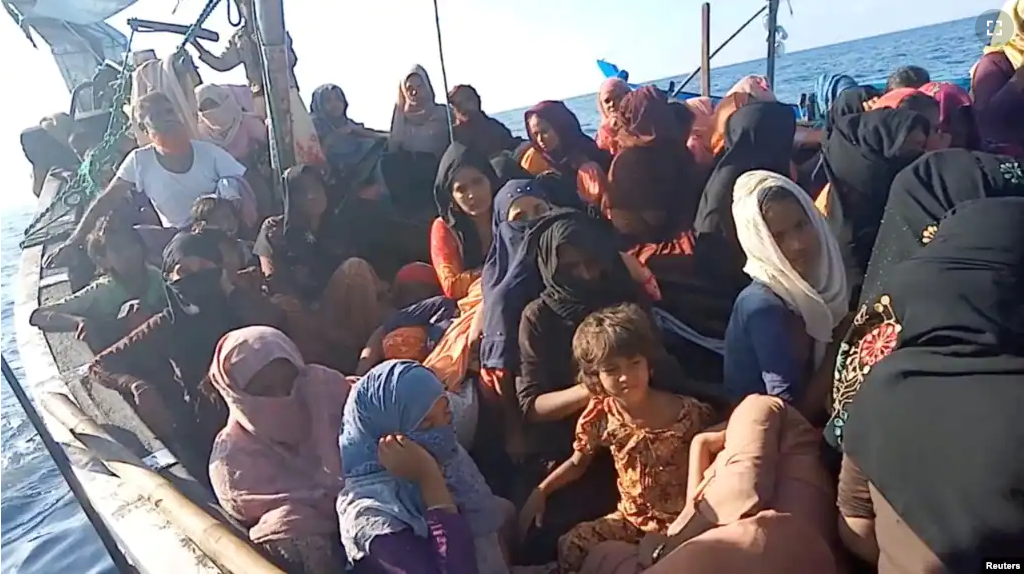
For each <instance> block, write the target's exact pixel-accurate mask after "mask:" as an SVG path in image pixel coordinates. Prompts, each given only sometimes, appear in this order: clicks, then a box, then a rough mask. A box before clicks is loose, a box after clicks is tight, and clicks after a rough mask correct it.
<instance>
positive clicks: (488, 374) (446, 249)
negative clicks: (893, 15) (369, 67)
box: [31, 0, 1025, 574]
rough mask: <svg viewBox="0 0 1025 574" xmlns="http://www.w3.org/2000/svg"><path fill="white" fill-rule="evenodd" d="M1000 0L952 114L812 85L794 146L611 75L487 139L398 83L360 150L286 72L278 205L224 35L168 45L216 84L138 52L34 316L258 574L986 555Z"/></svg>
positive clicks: (759, 102) (997, 278) (1000, 352)
mask: <svg viewBox="0 0 1025 574" xmlns="http://www.w3.org/2000/svg"><path fill="white" fill-rule="evenodd" d="M242 4H243V5H244V4H245V3H242ZM1022 4H1023V2H1022V1H1021V0H1016V1H1015V0H1012V2H1011V5H1010V6H1009V13H1011V14H1013V16H1014V23H1015V36H1014V38H1013V39H1012V40H1011V41H1010V42H1008V43H1005V44H1001V45H999V46H993V47H990V48H987V49H986V50H985V53H984V55H982V57H981V59H980V60H979V63H978V64H977V65H976V66H975V67H974V68H973V75H972V90H971V92H970V93H969V92H966V91H965V90H963V89H961V88H959V87H958V86H956V85H954V84H949V83H944V82H935V81H931V80H930V78H929V75H928V72H927V71H926V70H923V69H921V68H918V67H915V66H908V67H904V68H901V69H899V70H897V71H895V72H894V74H893V75H892V76H891V77H890V81H889V82H888V83H887V86H886V89H885V91H882V92H881V91H877V90H876V89H874V88H873V87H871V86H867V85H860V84H859V83H858V82H857V81H856V80H855V79H853V78H851V77H849V76H845V75H839V74H830V75H825V76H823V77H822V78H820V79H819V81H818V82H817V84H816V94H815V98H814V100H813V101H814V106H815V110H816V112H815V114H814V115H815V116H816V118H817V120H816V122H815V123H814V124H809V123H806V122H800V123H799V122H798V120H797V115H796V113H795V107H793V106H790V105H787V104H784V103H780V102H778V101H777V100H776V97H775V95H774V94H773V92H772V90H771V88H770V86H769V85H768V84H767V82H766V81H765V79H764V78H760V77H757V76H749V77H746V78H743V79H741V80H740V81H739V82H737V84H736V85H735V86H734V87H733V89H731V90H730V91H729V92H728V93H727V94H726V95H725V97H724V98H723V99H722V100H721V101H720V102H718V103H713V102H712V101H711V100H709V99H707V98H695V99H692V100H687V101H677V100H674V99H672V98H670V97H669V96H668V95H667V94H666V93H665V92H663V91H661V90H659V89H658V88H656V87H654V86H645V87H641V88H637V89H632V88H631V86H630V85H628V84H627V83H626V82H624V81H623V80H620V79H611V80H608V81H606V82H605V83H604V84H602V86H601V87H600V90H599V92H598V97H597V106H598V112H599V113H600V116H601V126H600V127H599V129H598V132H597V134H596V135H595V137H591V136H589V135H587V134H585V133H584V131H583V130H582V129H581V124H580V122H579V120H578V119H577V117H576V116H575V115H574V114H573V112H572V111H571V110H570V109H569V108H568V107H567V106H566V105H565V104H564V103H563V102H560V101H544V102H541V103H539V104H537V105H536V106H533V107H531V108H530V109H529V110H527V112H526V113H525V114H524V118H523V122H524V129H525V132H526V134H527V135H528V138H527V139H526V140H523V139H520V138H517V137H515V136H513V134H512V132H511V131H510V130H509V129H508V128H507V127H506V126H505V125H503V124H502V123H501V122H499V121H497V120H496V119H494V118H491V117H489V116H488V115H487V114H485V113H484V112H483V111H482V107H481V97H480V95H478V93H477V91H476V90H475V89H474V88H473V87H471V86H466V85H462V86H457V87H456V88H454V89H453V90H451V92H450V93H449V94H448V95H447V96H448V97H447V98H446V102H439V101H438V98H437V97H436V95H435V92H434V89H433V87H432V84H431V80H430V78H428V76H427V74H426V72H425V71H424V69H423V68H422V67H420V66H415V67H414V68H412V69H411V71H410V72H409V73H408V75H406V76H405V77H404V78H402V79H401V82H400V85H399V90H398V98H397V102H396V105H395V111H394V114H393V118H392V123H391V128H390V130H389V131H388V132H378V131H375V130H372V129H369V128H366V127H365V126H363V125H362V124H360V123H358V122H356V121H354V120H353V119H350V118H349V116H348V113H347V112H348V109H347V107H348V106H347V102H346V97H345V94H344V92H343V91H342V89H341V88H340V87H338V86H335V85H325V86H321V87H319V88H317V89H316V90H314V91H313V92H312V100H311V105H310V107H309V109H308V111H307V110H306V109H305V108H303V107H302V106H301V105H300V104H301V99H300V98H299V92H298V88H297V86H296V85H295V82H294V78H293V82H292V92H293V107H292V112H293V114H292V116H293V117H292V125H291V128H292V134H293V141H294V143H295V146H296V149H295V152H296V159H297V162H298V163H297V165H295V166H293V167H291V168H289V169H288V170H287V171H286V172H285V174H284V178H283V179H284V181H283V189H284V196H283V197H276V196H275V194H273V193H272V192H271V191H270V190H271V189H273V188H274V187H275V186H274V185H272V184H273V183H274V182H273V181H272V180H271V179H269V178H270V174H271V170H270V166H269V164H268V163H267V161H268V160H267V157H268V151H267V141H268V134H267V128H266V123H265V122H264V118H263V117H262V114H263V111H262V110H263V108H264V105H263V103H262V100H263V91H262V87H261V86H262V78H263V75H262V72H261V70H259V69H258V67H259V65H260V64H259V58H252V57H250V56H247V54H251V52H252V50H253V46H254V44H253V39H252V36H251V35H252V34H253V33H254V32H253V30H252V29H251V26H250V25H249V24H248V23H246V24H245V25H244V26H243V28H242V29H241V31H240V32H239V34H238V35H237V37H236V38H233V40H232V42H231V44H230V46H229V48H228V51H227V52H225V54H223V55H221V56H215V55H213V54H211V53H210V52H208V51H207V50H206V49H205V48H202V47H201V46H199V47H198V49H199V58H200V60H201V61H202V62H203V63H205V64H206V65H209V66H211V67H213V68H214V69H218V70H223V69H229V68H231V67H233V66H235V65H240V64H241V65H244V66H245V67H246V71H247V76H248V77H249V78H250V82H251V84H252V85H251V86H249V87H248V89H247V88H246V87H241V89H240V87H239V86H218V85H208V84H202V83H200V81H199V76H198V74H197V73H196V67H195V66H194V65H192V64H191V60H190V59H189V58H187V57H185V56H183V55H182V54H176V55H174V56H171V57H168V58H166V59H164V60H152V59H151V60H148V61H142V62H141V63H140V65H139V66H138V67H137V69H136V71H135V77H134V82H133V94H132V114H133V117H132V121H133V127H134V132H135V134H136V137H135V142H134V144H132V143H128V144H126V146H125V147H126V149H129V148H131V151H128V152H127V154H126V155H125V157H124V159H123V160H122V161H120V163H119V165H118V166H117V167H116V170H115V171H114V172H113V173H111V174H109V177H108V179H109V181H105V182H103V184H104V191H103V192H102V193H101V194H100V195H99V197H98V198H97V199H96V200H95V201H94V202H93V203H92V204H91V205H90V206H89V207H88V209H86V210H85V213H84V215H83V216H82V217H81V219H80V223H79V225H78V227H77V228H76V229H75V230H74V232H73V233H72V234H71V236H70V238H69V239H68V240H67V242H66V243H65V244H64V245H62V246H60V247H59V248H57V249H54V250H53V252H52V253H51V254H50V256H49V258H48V260H47V264H50V265H66V264H68V262H69V261H70V260H71V259H73V257H74V256H75V255H76V254H79V253H81V254H82V255H81V256H85V257H88V259H89V260H91V261H92V263H93V265H94V266H95V269H96V270H97V271H98V277H97V278H95V279H94V280H92V281H91V282H90V283H89V284H88V285H87V286H86V287H84V288H83V289H81V290H79V291H77V292H75V293H73V294H72V295H70V296H69V297H68V298H66V299H64V300H61V301H59V302H57V303H54V304H51V305H45V306H42V307H40V308H39V309H38V310H36V311H35V312H34V313H33V315H32V318H31V321H32V322H33V324H35V325H36V326H38V327H39V328H41V329H44V330H48V331H67V332H76V335H77V336H78V337H79V338H80V339H82V340H83V341H85V342H86V343H88V344H89V346H90V347H91V348H92V350H93V351H94V352H95V359H94V360H93V362H92V364H91V366H90V369H89V375H88V378H89V380H90V381H91V383H92V384H96V385H102V386H104V387H107V388H110V389H113V390H115V391H118V392H119V393H121V395H122V396H123V397H124V398H125V400H126V401H127V402H128V403H129V404H131V405H132V406H133V407H134V408H135V410H136V412H137V413H138V415H139V417H140V418H141V419H142V420H143V421H144V422H145V423H146V424H147V425H148V426H149V428H150V429H151V430H152V431H153V432H154V433H155V434H156V435H157V436H159V437H160V438H161V439H162V440H163V441H164V442H165V443H166V444H167V445H168V446H169V447H170V448H171V449H172V451H174V452H175V454H176V455H177V456H178V458H179V459H180V460H181V461H182V462H183V464H185V465H186V467H187V468H188V469H189V470H190V472H191V473H192V474H193V475H194V476H195V477H196V478H197V479H199V480H202V481H205V482H207V483H208V485H209V486H210V488H211V489H212V491H213V493H214V494H215V495H216V498H217V500H218V501H219V502H220V505H221V506H222V507H223V509H224V510H225V511H226V512H227V513H228V514H229V515H230V516H231V517H233V518H234V519H235V520H236V521H237V522H238V524H239V525H241V526H242V528H243V529H244V530H245V533H246V534H247V535H248V538H249V539H250V540H251V541H252V543H253V544H255V545H256V546H258V547H259V548H261V549H262V550H263V551H264V552H266V555H267V556H268V558H270V559H271V560H272V561H274V562H275V563H277V564H279V565H281V566H282V567H283V568H284V569H286V570H287V571H289V572H306V573H318V574H319V573H335V572H342V571H345V570H346V569H348V570H352V571H355V572H361V573H367V574H372V573H384V572H392V573H410V574H412V573H420V574H441V573H449V574H456V573H467V574H469V573H478V572H479V573H481V574H502V573H504V572H514V571H515V572H562V573H565V574H570V573H579V574H638V573H640V572H644V573H645V574H659V573H670V572H672V573H689V572H693V573H700V574H712V573H715V574H729V573H737V574H741V573H751V572H766V573H775V572H779V573H788V574H793V573H805V572H806V573H816V574H828V573H831V572H837V573H841V572H844V573H846V572H860V571H864V570H865V569H867V571H872V570H874V569H878V571H879V572H881V573H908V574H910V573H925V572H952V573H962V572H964V573H967V572H976V571H980V570H981V568H982V566H981V565H982V564H983V562H984V561H991V562H1001V561H1005V562H1006V561H1017V563H1020V561H1021V560H1022V556H1023V553H1022V545H1021V544H1022V539H1023V526H1022V525H1023V523H1025V509H1023V504H1025V502H1023V497H1022V489H1021V484H1022V482H1023V480H1025V477H1023V466H1022V462H1021V459H1020V458H1018V457H1019V456H1020V454H1021V452H1022V450H1023V448H1025V446H1023V439H1022V435H1021V434H1020V430H1019V429H1020V428H1021V427H1020V425H1021V410H1020V407H1021V404H1022V400H1023V399H1025V396H1023V390H1025V389H1023V385H1022V377H1023V372H1025V371H1023V353H1022V348H1023V330H1022V322H1023V320H1025V319H1023V311H1022V309H1023V307H1022V300H1021V292H1022V289H1023V269H1022V266H1023V251H1022V249H1023V248H1022V243H1021V241H1020V238H1019V237H1018V235H1017V234H1018V233H1020V232H1021V229H1022V227H1023V214H1025V199H1023V197H1022V196H1023V173H1022V167H1021V164H1022V132H1019V131H1018V128H1017V126H1019V125H1021V123H1022V108H1023V96H1022V94H1023V80H1022ZM243 16H244V17H246V16H248V14H247V13H243ZM292 60H293V63H294V52H293V58H292ZM450 128H451V130H450ZM450 137H451V138H454V139H453V140H450ZM87 153H88V152H86V154H87ZM80 155H85V154H80ZM140 205H142V206H143V208H140V207H139V206H140ZM154 214H155V215H154Z"/></svg>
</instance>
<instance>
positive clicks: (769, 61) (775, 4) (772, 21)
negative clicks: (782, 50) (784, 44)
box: [765, 0, 779, 89]
mask: <svg viewBox="0 0 1025 574" xmlns="http://www.w3.org/2000/svg"><path fill="white" fill-rule="evenodd" d="M778 12H779V0H769V17H768V22H767V25H766V27H767V28H768V29H769V35H768V43H769V50H768V55H767V56H766V58H765V79H766V80H768V81H769V89H773V88H774V87H775V85H776V81H775V80H776V15H777V13H778Z"/></svg>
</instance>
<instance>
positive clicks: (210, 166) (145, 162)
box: [44, 92, 246, 266]
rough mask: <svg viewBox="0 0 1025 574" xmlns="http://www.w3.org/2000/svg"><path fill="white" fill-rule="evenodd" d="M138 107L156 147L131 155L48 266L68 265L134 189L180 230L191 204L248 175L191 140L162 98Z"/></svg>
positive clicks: (149, 98) (157, 95)
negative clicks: (96, 227) (222, 183)
mask: <svg viewBox="0 0 1025 574" xmlns="http://www.w3.org/2000/svg"><path fill="white" fill-rule="evenodd" d="M136 105H137V108H136V109H135V110H134V111H133V113H134V115H135V122H136V123H137V125H138V126H139V127H140V129H142V130H143V131H144V132H145V134H146V135H147V136H148V137H149V138H150V139H151V141H152V142H153V143H151V144H150V145H147V146H144V147H141V148H138V149H135V150H132V152H131V153H129V154H128V157H126V158H125V161H124V162H123V163H122V164H121V166H120V167H119V168H118V170H117V174H116V175H115V176H114V180H113V181H112V182H111V183H110V185H109V186H107V189H106V190H104V191H103V192H102V193H100V195H99V196H98V197H97V198H96V200H95V201H94V202H93V203H92V205H90V206H89V208H88V209H86V211H85V214H84V215H83V216H82V219H81V221H80V222H79V224H78V227H76V228H75V231H74V232H73V233H72V234H71V237H69V238H68V240H67V241H66V242H65V243H64V245H62V246H61V247H60V248H59V249H57V250H55V251H54V252H53V253H51V254H50V255H48V256H47V258H46V260H45V261H44V264H45V265H46V266H52V265H61V266H64V265H66V264H67V262H68V261H67V259H68V257H67V254H69V253H71V252H73V251H74V250H75V249H78V248H80V247H81V245H82V243H83V242H84V240H85V237H86V235H87V234H88V233H89V232H90V231H92V229H93V226H94V225H95V224H96V220H97V219H99V218H100V217H101V216H103V215H107V214H109V213H110V212H111V211H112V210H113V209H114V208H115V207H116V206H117V205H118V204H119V203H120V202H122V201H125V200H127V199H128V198H129V197H130V195H131V192H132V190H133V189H134V190H136V191H138V192H141V193H143V194H145V195H146V196H147V197H148V198H149V200H150V201H151V202H152V203H153V208H154V209H155V210H156V212H157V215H158V216H159V217H160V222H161V224H162V225H163V226H164V227H168V228H182V227H185V226H187V225H188V224H189V218H190V210H191V208H192V204H193V202H195V201H196V199H197V198H199V197H200V196H202V195H206V194H210V193H213V192H214V190H215V189H216V188H217V182H218V180H220V179H222V178H240V177H242V176H243V175H245V172H246V168H245V167H244V166H242V164H240V163H239V162H238V161H236V160H235V158H233V157H232V156H231V155H230V154H229V153H228V152H226V151H224V150H223V149H221V148H220V147H218V146H217V145H215V144H212V143H210V142H204V141H197V140H192V139H190V138H189V135H188V131H187V130H186V129H185V124H184V123H183V122H182V119H181V118H180V117H178V114H177V112H176V111H175V109H174V106H173V104H172V103H171V100H169V99H168V97H167V96H166V95H164V94H163V93H161V92H153V93H150V94H147V95H145V96H143V97H142V98H140V99H139V101H138V102H137V104H136Z"/></svg>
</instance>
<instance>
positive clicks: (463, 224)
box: [434, 142, 501, 269]
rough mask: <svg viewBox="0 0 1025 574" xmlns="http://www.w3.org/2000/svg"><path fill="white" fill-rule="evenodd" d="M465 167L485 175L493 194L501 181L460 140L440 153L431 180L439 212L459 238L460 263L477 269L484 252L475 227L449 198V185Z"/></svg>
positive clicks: (481, 157)
mask: <svg viewBox="0 0 1025 574" xmlns="http://www.w3.org/2000/svg"><path fill="white" fill-rule="evenodd" d="M464 167H472V168H474V169H476V170H477V171H479V172H481V173H482V174H483V175H484V177H486V178H488V181H489V182H491V192H492V193H494V192H495V191H496V190H498V188H499V187H500V186H501V181H499V179H498V174H496V173H495V170H494V169H493V168H492V167H491V162H489V161H488V158H487V157H486V156H484V155H483V154H481V153H479V152H477V151H476V150H472V149H470V148H468V147H466V146H465V145H463V144H461V143H459V142H453V143H452V145H450V146H448V149H447V150H446V151H445V155H443V156H441V165H439V166H438V177H437V178H436V179H435V180H434V202H435V203H436V204H437V206H438V215H439V216H440V217H441V218H442V219H443V220H444V221H445V225H447V226H448V228H449V229H451V230H452V233H453V234H455V236H456V237H458V238H459V245H460V247H461V250H462V254H463V265H464V266H465V267H466V268H467V269H476V268H478V267H480V266H481V265H483V264H484V255H485V253H484V250H483V249H481V246H480V237H479V236H478V234H477V228H476V227H475V226H474V224H473V220H472V219H470V216H468V215H466V214H465V213H463V211H462V210H461V209H459V206H458V205H456V203H455V201H453V200H452V185H453V184H454V183H455V179H456V173H457V172H458V171H459V170H460V169H462V168H464ZM492 206H493V204H492Z"/></svg>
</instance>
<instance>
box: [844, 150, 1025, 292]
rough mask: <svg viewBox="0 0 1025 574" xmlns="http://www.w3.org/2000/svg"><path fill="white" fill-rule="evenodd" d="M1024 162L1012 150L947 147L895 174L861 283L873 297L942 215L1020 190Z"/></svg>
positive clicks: (933, 229) (928, 235) (929, 236)
mask: <svg viewBox="0 0 1025 574" xmlns="http://www.w3.org/2000/svg"><path fill="white" fill-rule="evenodd" d="M1022 179H1023V176H1022V168H1021V164H1019V163H1018V162H1017V161H1016V160H1015V159H1014V158H1012V157H1010V156H1001V155H993V154H988V153H982V152H972V151H968V150H964V149H946V150H940V151H934V152H930V153H927V154H925V155H923V156H922V157H920V158H918V159H917V160H915V162H914V163H912V164H911V165H910V166H908V167H907V168H905V169H904V170H903V171H901V172H900V173H899V174H897V177H896V178H894V180H893V185H892V186H891V187H890V196H889V198H888V200H887V202H886V211H885V213H884V215H883V221H882V224H881V225H880V226H879V235H878V236H877V237H876V242H875V247H874V248H873V249H872V258H871V259H870V260H869V263H868V271H867V273H866V274H865V283H864V286H863V287H862V291H861V293H862V300H861V302H862V303H864V302H866V301H869V300H874V299H875V298H876V297H877V296H878V295H879V294H880V293H881V290H882V288H883V285H885V283H886V277H887V275H888V274H889V272H890V269H892V268H893V266H894V265H896V264H898V263H900V262H902V261H904V260H906V259H907V258H908V257H910V256H911V255H913V254H914V253H916V252H917V251H918V250H919V249H921V247H922V246H923V245H925V244H926V243H928V242H929V241H930V240H931V239H932V235H933V234H935V232H936V227H937V225H938V224H939V221H940V219H942V218H943V216H944V215H945V214H946V213H947V212H948V211H950V210H951V209H953V208H954V207H956V206H957V205H959V204H961V203H964V202H966V201H971V200H973V199H980V198H984V197H1006V196H1017V197H1021V196H1022Z"/></svg>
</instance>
